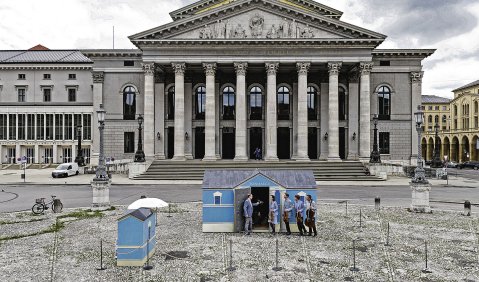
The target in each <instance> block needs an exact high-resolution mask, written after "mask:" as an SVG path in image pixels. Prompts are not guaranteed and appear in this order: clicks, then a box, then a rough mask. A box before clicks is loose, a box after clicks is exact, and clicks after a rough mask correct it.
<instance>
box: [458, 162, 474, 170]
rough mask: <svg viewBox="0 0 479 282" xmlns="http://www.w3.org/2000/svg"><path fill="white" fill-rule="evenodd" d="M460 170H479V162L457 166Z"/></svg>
mask: <svg viewBox="0 0 479 282" xmlns="http://www.w3.org/2000/svg"><path fill="white" fill-rule="evenodd" d="M457 167H458V168H460V169H463V168H473V169H476V170H477V169H479V162H476V161H473V162H464V163H461V164H458V165H457Z"/></svg>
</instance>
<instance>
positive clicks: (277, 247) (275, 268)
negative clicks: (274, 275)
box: [273, 238, 283, 271]
mask: <svg viewBox="0 0 479 282" xmlns="http://www.w3.org/2000/svg"><path fill="white" fill-rule="evenodd" d="M282 269H283V268H282V267H280V266H279V243H278V238H276V266H275V267H273V270H274V271H280V270H282Z"/></svg>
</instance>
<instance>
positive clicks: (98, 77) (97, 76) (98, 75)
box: [91, 71, 104, 83]
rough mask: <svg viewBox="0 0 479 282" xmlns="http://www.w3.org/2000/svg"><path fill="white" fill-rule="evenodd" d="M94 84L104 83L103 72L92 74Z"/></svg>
mask: <svg viewBox="0 0 479 282" xmlns="http://www.w3.org/2000/svg"><path fill="white" fill-rule="evenodd" d="M91 76H92V78H93V83H103V79H104V75H103V72H102V71H94V72H92V73H91Z"/></svg>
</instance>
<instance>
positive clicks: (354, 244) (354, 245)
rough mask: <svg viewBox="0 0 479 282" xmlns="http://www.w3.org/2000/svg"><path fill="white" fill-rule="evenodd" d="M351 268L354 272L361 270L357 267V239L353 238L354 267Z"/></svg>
mask: <svg viewBox="0 0 479 282" xmlns="http://www.w3.org/2000/svg"><path fill="white" fill-rule="evenodd" d="M349 270H351V271H353V272H358V271H359V268H357V267H356V240H353V267H350V268H349Z"/></svg>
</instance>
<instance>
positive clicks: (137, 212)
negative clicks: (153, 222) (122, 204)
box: [118, 208, 153, 221]
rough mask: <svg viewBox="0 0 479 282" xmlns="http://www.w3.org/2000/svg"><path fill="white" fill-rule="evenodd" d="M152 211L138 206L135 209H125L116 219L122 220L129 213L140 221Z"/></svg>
mask: <svg viewBox="0 0 479 282" xmlns="http://www.w3.org/2000/svg"><path fill="white" fill-rule="evenodd" d="M152 213H153V212H152V211H151V209H149V208H139V209H136V210H126V211H125V214H124V215H122V216H121V217H120V218H119V219H118V221H120V220H123V219H124V218H126V217H127V216H129V215H131V216H134V217H136V218H138V219H139V220H141V221H145V220H146V219H147V218H148V217H150V215H151V214H152Z"/></svg>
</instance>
